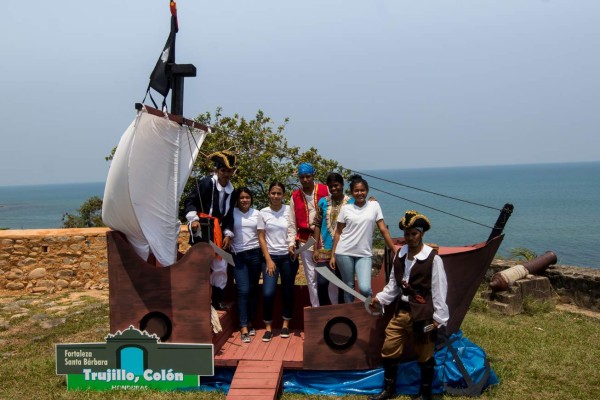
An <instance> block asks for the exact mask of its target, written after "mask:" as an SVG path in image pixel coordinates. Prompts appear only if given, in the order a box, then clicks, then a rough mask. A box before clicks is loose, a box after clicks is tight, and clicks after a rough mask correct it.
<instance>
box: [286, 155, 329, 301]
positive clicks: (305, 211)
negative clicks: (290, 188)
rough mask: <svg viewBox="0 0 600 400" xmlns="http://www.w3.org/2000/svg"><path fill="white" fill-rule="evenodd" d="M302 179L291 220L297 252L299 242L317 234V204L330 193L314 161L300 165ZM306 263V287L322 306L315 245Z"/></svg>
mask: <svg viewBox="0 0 600 400" xmlns="http://www.w3.org/2000/svg"><path fill="white" fill-rule="evenodd" d="M298 179H299V180H300V184H301V185H302V187H301V188H300V189H297V190H295V191H294V192H293V193H292V198H291V200H290V215H289V220H288V243H289V252H290V254H292V255H293V254H294V250H295V248H296V242H297V241H298V242H300V244H302V243H305V242H306V241H307V240H308V238H309V237H311V236H313V231H314V227H315V226H314V219H315V215H316V214H317V209H318V207H317V204H318V203H319V200H321V199H322V198H323V197H327V196H328V195H329V190H328V189H327V185H323V184H322V183H315V168H314V167H313V166H312V164H311V163H307V162H306V163H302V164H300V165H299V166H298ZM300 256H301V257H302V265H303V267H304V275H305V276H306V287H307V288H308V294H309V297H310V304H311V306H313V307H318V306H319V296H318V292H317V274H318V273H317V271H316V270H315V262H314V261H313V247H310V248H309V249H307V250H304V251H303V252H302V253H301V254H300Z"/></svg>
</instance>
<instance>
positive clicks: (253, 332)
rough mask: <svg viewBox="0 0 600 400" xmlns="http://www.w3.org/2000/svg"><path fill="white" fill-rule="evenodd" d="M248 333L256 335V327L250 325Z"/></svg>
mask: <svg viewBox="0 0 600 400" xmlns="http://www.w3.org/2000/svg"><path fill="white" fill-rule="evenodd" d="M248 335H249V336H255V335H256V329H254V328H252V327H250V328H248Z"/></svg>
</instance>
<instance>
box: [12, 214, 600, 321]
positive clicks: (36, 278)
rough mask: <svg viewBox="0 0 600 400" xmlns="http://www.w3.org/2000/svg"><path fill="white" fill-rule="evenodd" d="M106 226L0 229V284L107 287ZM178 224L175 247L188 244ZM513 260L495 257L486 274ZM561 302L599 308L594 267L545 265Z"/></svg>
mask: <svg viewBox="0 0 600 400" xmlns="http://www.w3.org/2000/svg"><path fill="white" fill-rule="evenodd" d="M107 230H108V228H78V229H27V230H0V290H7V291H12V292H14V293H15V294H18V293H19V292H22V293H52V292H55V291H61V290H82V289H108V272H107V270H108V263H107V256H106V231H107ZM188 247H189V246H188V244H187V233H186V229H185V226H182V230H181V233H180V235H179V250H180V251H181V252H185V251H187V249H188ZM514 264H515V262H511V261H502V260H495V261H494V263H493V264H492V265H491V266H490V271H489V273H488V278H489V277H491V275H492V274H493V273H494V272H496V271H497V270H499V269H503V268H508V267H510V266H512V265H514ZM545 276H548V278H549V279H550V282H551V283H552V286H553V287H554V289H555V291H556V293H557V294H558V295H559V296H560V300H561V301H562V302H572V303H574V304H577V305H578V306H581V307H585V308H588V309H592V310H594V311H600V269H592V268H579V267H570V266H551V267H550V268H549V269H548V270H547V271H546V272H545Z"/></svg>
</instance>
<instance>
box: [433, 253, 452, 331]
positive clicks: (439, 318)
mask: <svg viewBox="0 0 600 400" xmlns="http://www.w3.org/2000/svg"><path fill="white" fill-rule="evenodd" d="M447 294H448V280H447V278H446V270H444V262H443V261H442V259H441V258H440V256H437V255H436V256H435V257H434V259H433V269H432V270H431V297H432V300H433V323H434V325H435V326H436V328H437V327H440V326H444V325H446V323H448V319H450V313H449V310H448V304H447V303H446V296H447Z"/></svg>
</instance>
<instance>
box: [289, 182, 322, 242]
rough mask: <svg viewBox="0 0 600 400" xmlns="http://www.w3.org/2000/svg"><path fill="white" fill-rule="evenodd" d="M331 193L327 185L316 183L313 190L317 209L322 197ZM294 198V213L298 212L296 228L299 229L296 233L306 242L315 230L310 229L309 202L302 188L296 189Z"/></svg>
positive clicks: (297, 237) (297, 236)
mask: <svg viewBox="0 0 600 400" xmlns="http://www.w3.org/2000/svg"><path fill="white" fill-rule="evenodd" d="M328 195H329V189H327V185H323V184H318V183H315V190H314V191H313V201H314V205H315V210H317V209H318V207H317V203H318V202H319V200H321V198H323V197H326V196H328ZM292 199H293V200H294V213H295V214H296V229H297V230H298V234H297V235H296V239H298V240H300V241H301V242H306V241H307V240H308V238H309V237H310V236H311V235H312V233H313V231H312V229H310V222H312V221H309V220H308V214H309V213H308V203H307V202H306V196H304V192H303V191H302V188H300V189H298V190H295V191H294V192H293V193H292Z"/></svg>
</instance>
